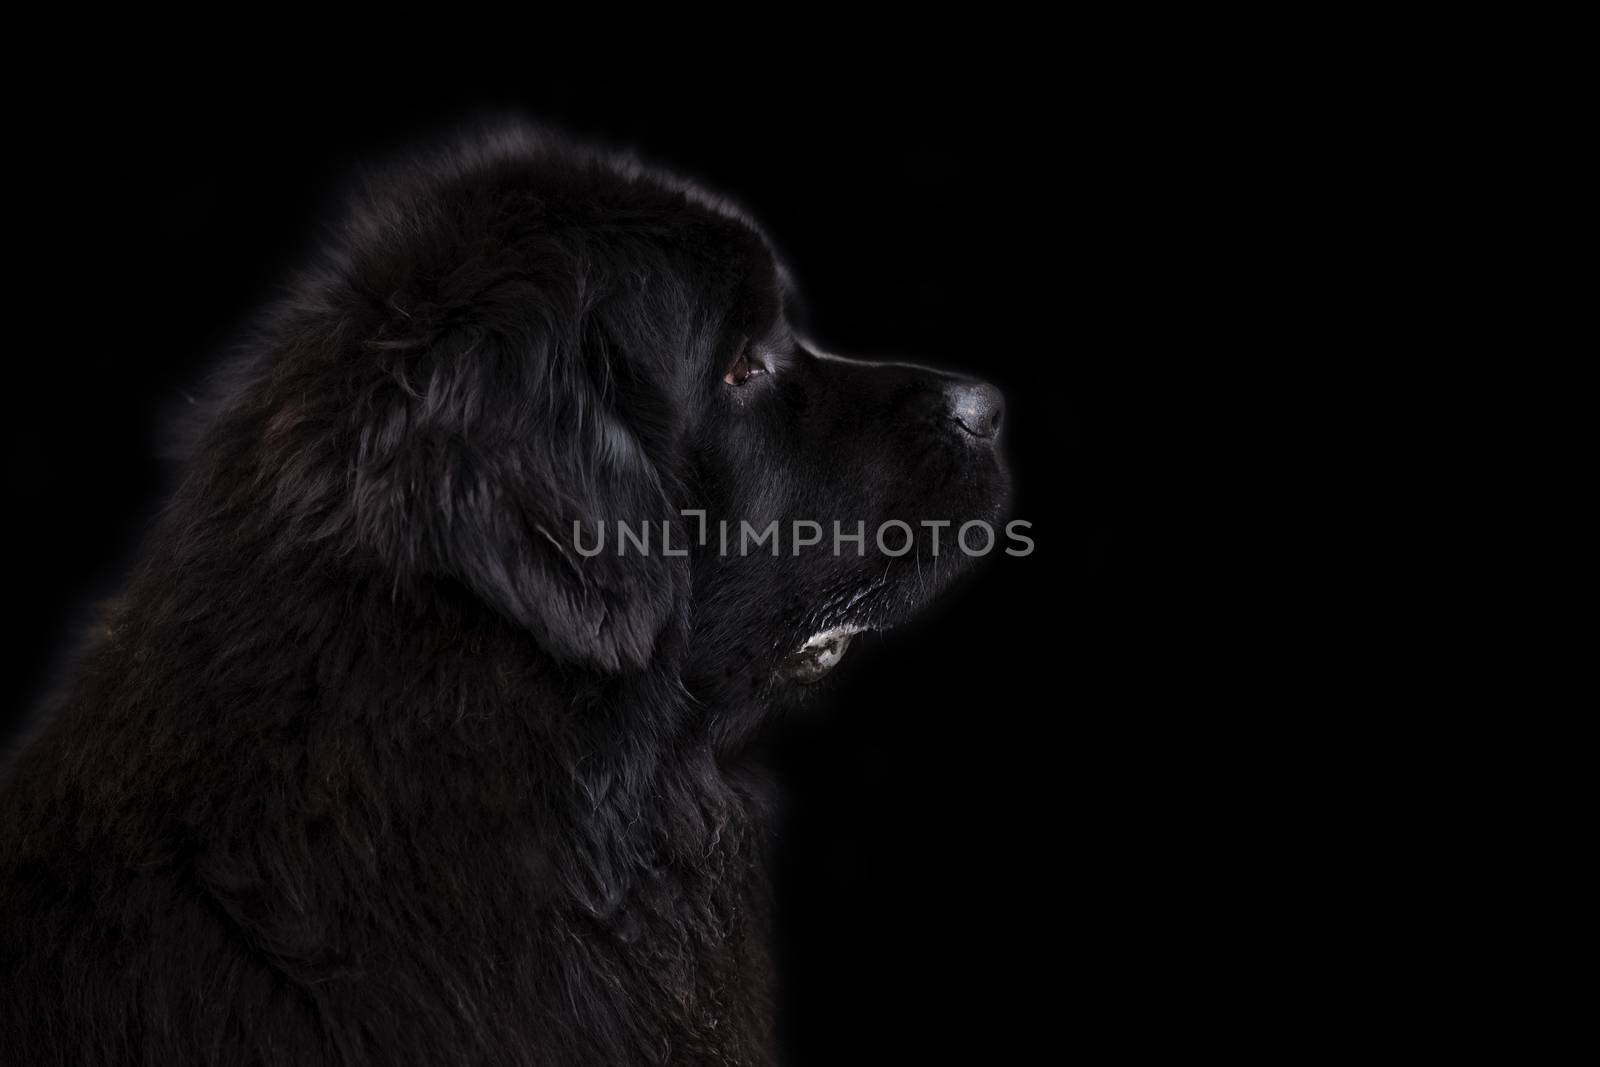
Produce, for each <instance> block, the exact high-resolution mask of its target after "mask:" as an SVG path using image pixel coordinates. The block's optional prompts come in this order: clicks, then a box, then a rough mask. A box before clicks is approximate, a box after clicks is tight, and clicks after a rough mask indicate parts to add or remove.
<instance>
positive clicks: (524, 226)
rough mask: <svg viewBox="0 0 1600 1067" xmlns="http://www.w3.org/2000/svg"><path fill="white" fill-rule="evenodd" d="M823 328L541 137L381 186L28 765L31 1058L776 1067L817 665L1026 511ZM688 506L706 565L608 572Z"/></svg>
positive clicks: (724, 223) (741, 239)
mask: <svg viewBox="0 0 1600 1067" xmlns="http://www.w3.org/2000/svg"><path fill="white" fill-rule="evenodd" d="M792 304H793V296H792V290H791V287H790V284H789V281H788V278H787V274H786V272H785V271H784V270H783V269H782V267H781V266H780V265H779V263H778V261H777V259H776V257H775V256H774V255H773V253H772V252H771V250H770V247H769V244H768V242H767V241H766V239H765V238H764V237H763V236H762V235H761V233H760V231H759V230H758V229H757V228H756V227H755V226H754V225H753V224H752V223H751V222H750V221H749V220H748V219H747V218H746V217H744V216H743V215H742V214H741V213H740V212H739V211H738V210H736V209H734V208H732V207H730V206H729V205H727V204H726V203H724V202H722V201H720V200H719V199H717V198H715V197H713V196H711V195H709V194H707V193H705V192H703V191H701V190H699V189H698V188H696V187H694V186H692V185H690V184H688V183H686V182H684V181H682V180H680V179H676V178H673V177H670V176H666V175H663V174H660V173H658V172H655V171H652V170H650V169H648V168H645V167H643V166H641V165H640V164H638V163H637V162H634V161H631V160H626V159H620V158H616V157H611V156H606V155H603V154H600V153H597V152H594V151H590V150H587V149H583V148H579V147H574V146H571V145H567V144H564V143H562V142H559V141H557V140H555V139H552V138H550V137H549V136H547V135H544V134H541V133H538V132H536V131H534V130H531V129H529V128H526V127H522V126H517V125H510V126H502V127H499V128H496V129H493V130H490V131H488V132H486V133H483V134H481V135H476V136H474V137H471V138H468V139H466V140H465V141H464V142H458V143H456V144H454V145H453V146H452V147H451V148H450V149H449V150H447V151H441V152H438V153H435V154H433V155H431V156H428V157H426V158H423V159H421V160H420V161H417V162H414V163H412V164H410V165H408V166H406V167H403V168H399V169H397V170H393V171H390V172H388V173H386V174H385V175H384V176H383V178H382V179H381V180H380V181H378V182H375V183H373V188H372V189H371V190H369V192H368V193H367V194H366V195H365V196H364V197H363V198H362V206H361V207H359V208H358V209H357V210H355V211H354V213H353V214H352V216H351V219H350V221H349V223H348V226H347V229H346V231H345V233H344V235H343V237H342V238H341V240H339V241H338V242H337V243H336V247H335V248H334V249H333V250H332V251H330V252H329V253H328V254H327V256H326V257H325V261H324V262H323V263H322V264H321V265H320V266H319V267H318V268H317V269H316V270H314V271H312V272H310V273H308V274H307V275H305V276H304V277H303V278H301V279H300V280H299V281H298V283H297V284H296V285H295V286H294V288H293V295H292V296H291V297H289V298H288V299H286V300H285V301H283V302H282V303H281V304H280V305H279V306H277V307H276V308H275V309H273V310H272V311H271V313H270V314H269V315H268V316H267V318H266V320H265V323H264V325H263V326H262V328H261V329H260V330H259V333H258V336H257V337H256V339H255V340H254V342H253V343H252V344H251V345H250V346H249V348H248V351H247V352H245V353H244V355H243V357H242V358H241V359H239V360H238V361H237V362H236V364H235V365H234V366H233V367H231V369H229V370H228V371H227V372H225V373H224V374H223V375H222V377H221V378H220V379H219V381H220V387H219V390H218V395H219V401H218V403H217V406H216V409H215V411H214V412H213V414H212V415H211V416H210V417H209V418H208V419H207V421H206V423H205V425H204V426H203V427H202V429H201V431H200V433H199V435H198V437H197V439H196V443H195V445H194V449H193V454H192V457H191V458H190V459H189V460H188V463H187V467H186V470H185V474H184V477H183V479H182V482H181V485H180V486H179V488H178V489H177V491H176V493H175V495H174V497H173V499H172V501H171V503H170V506H169V507H168V508H167V509H166V510H165V512H164V513H163V515H162V516H161V518H160V520H159V522H158V523H157V525H156V527H155V529H154V530H153V531H152V533H151V535H150V536H149V538H148V541H147V543H146V545H145V548H144V550H143V551H142V554H141V556H140V562H139V563H138V565H137V567H136V569H135V572H134V573H133V574H132V576H131V578H130V580H129V581H128V583H127V586H126V589H125V591H124V592H123V594H122V595H121V596H120V597H119V598H118V599H117V601H116V602H115V603H114V604H112V605H110V607H109V609H108V611H107V612H106V615H105V620H104V625H103V633H101V634H99V635H98V637H97V639H96V641H95V642H94V644H93V646H92V647H91V648H90V649H88V650H87V652H86V653H85V655H84V662H83V665H82V668H81V670H80V671H79V673H78V676H77V677H76V679H75V680H74V682H73V684H72V685H71V686H70V687H69V688H68V689H67V690H66V692H65V693H64V694H63V696H62V697H61V698H60V699H59V700H58V701H56V702H54V704H53V705H52V707H51V708H50V709H48V713H47V715H46V716H44V718H43V719H42V721H41V725H40V727H39V728H38V729H37V730H36V731H35V734H34V736H33V737H32V738H31V739H30V740H29V741H28V742H27V743H26V744H25V745H24V746H23V747H22V748H21V749H20V750H19V751H18V752H16V753H15V754H14V755H13V757H12V758H11V760H10V764H9V767H8V770H7V773H6V780H5V782H4V785H3V788H0V1059H3V1060H4V1061H5V1062H7V1063H15V1064H30V1065H32V1064H38V1065H49V1064H70V1065H74V1067H76V1065H83V1064H101V1063H105V1064H112V1063H136V1064H160V1065H170V1064H178V1063H217V1064H269V1063H270V1064H306V1065H311V1064H413V1063H414V1064H427V1065H430V1067H440V1065H447V1064H610V1065H617V1064H631V1063H663V1062H673V1063H738V1064H756V1063H768V1062H771V1061H772V1060H773V1059H774V1057H775V1048H774V1042H773V1036H772V1024H771V1010H770V994H769V967H768V962H767V956H766V952H765V949H764V935H763V922H764V913H765V911H766V905H765V899H766V894H765V890H764V888H763V885H764V883H763V877H762V868H763V848H764V845H763V842H764V834H763V827H764V825H765V823H766V821H767V815H766V812H767V806H768V805H767V801H766V800H765V799H764V797H765V790H764V788H763V786H762V784H761V782H762V779H761V776H760V774H759V772H758V771H757V770H755V769H754V767H753V766H752V760H751V759H750V750H751V745H752V741H753V739H754V738H755V737H756V736H757V734H758V732H759V730H760V728H761V726H762V724H763V723H764V722H765V721H767V719H768V718H769V717H770V715H771V714H772V713H773V710H774V708H775V707H777V706H778V705H779V704H782V703H785V702H788V701H789V700H790V699H791V698H792V697H793V696H794V695H795V694H796V693H797V692H799V691H800V687H799V686H798V685H797V684H796V681H795V678H796V673H795V671H794V670H793V669H792V668H793V656H794V654H795V652H796V650H797V649H798V648H799V647H800V645H801V644H802V643H803V642H804V641H805V640H806V638H807V637H808V636H809V635H811V634H814V633H817V632H819V631H822V630H827V629H830V628H832V627H836V626H839V625H842V624H850V625H856V626H886V625H890V624H892V623H894V622H895V621H897V620H898V619H900V618H902V617H903V616H904V615H905V614H906V613H907V612H909V611H910V610H912V609H913V608H914V607H915V606H917V605H918V604H920V603H921V602H923V601H924V600H925V599H926V598H927V596H928V595H930V594H931V593H932V592H933V590H934V589H935V588H936V587H937V586H938V585H940V584H943V583H944V582H946V581H948V579H949V578H950V577H952V576H953V574H954V573H956V572H957V571H959V570H960V569H961V567H960V565H961V564H962V563H963V559H962V557H960V556H959V555H952V554H950V553H948V551H947V552H946V554H945V555H944V556H943V557H942V558H941V559H940V560H937V561H936V560H934V559H932V558H931V557H930V556H928V555H927V554H926V552H925V550H923V548H922V547H921V546H919V551H918V552H917V553H915V554H913V555H910V556H906V557H902V558H899V559H889V558H886V557H884V556H883V555H881V554H880V553H879V551H878V550H877V548H876V547H875V546H874V545H872V544H871V543H870V536H871V535H870V531H871V530H872V528H873V526H874V525H875V524H876V523H878V522H881V521H883V520H885V519H888V518H901V519H904V520H906V521H908V522H911V523H913V524H915V523H916V522H917V521H918V520H919V519H922V518H949V519H952V520H955V521H956V522H960V521H962V520H965V519H970V518H986V519H993V518H995V517H996V515H997V514H998V509H999V507H1000V501H1001V497H1002V495H1003V482H1004V477H1003V474H1002V473H1001V468H1000V466H999V463H998V461H997V459H996V457H995V454H994V451H993V448H992V442H989V441H987V440H980V439H978V438H977V437H975V436H973V435H971V434H968V433H965V432H963V431H962V429H961V427H960V425H958V424H956V423H955V421H954V420H953V419H952V418H951V407H950V399H949V397H950V389H951V387H952V386H953V385H955V384H956V383H957V380H956V379H953V378H950V377H949V376H946V375H942V374H938V373H936V372H933V371H929V370H924V369H921V368H915V367H908V366H903V365H872V364H864V363H855V362H851V361H844V360H838V359H835V358H831V357H821V356H819V355H818V354H816V353H815V352H814V351H813V350H812V349H811V348H810V347H809V346H808V345H807V344H806V343H805V342H804V341H803V340H801V339H799V338H798V337H797V336H796V335H795V333H794V331H793V329H792V327H791V325H790V318H791V312H792V311H793V307H792ZM746 351H749V352H752V353H755V354H756V355H757V357H758V359H759V361H760V362H761V363H762V364H765V365H766V366H767V368H768V369H769V370H770V372H771V373H768V374H765V375H758V376H756V377H753V378H752V379H751V380H750V381H748V382H746V383H745V384H742V385H734V384H730V383H728V382H726V381H725V380H724V376H725V373H726V372H727V371H728V368H729V367H730V366H731V365H732V364H733V363H734V361H735V359H737V358H738V356H739V355H740V353H741V352H746ZM684 509H701V510H704V511H705V512H706V513H707V522H708V523H709V524H710V525H711V527H712V528H713V536H712V538H711V541H712V544H711V545H709V546H705V547H701V546H696V547H694V548H693V551H692V552H691V553H690V554H689V555H688V556H686V557H679V556H668V555H665V554H663V553H661V552H660V551H659V550H658V551H655V552H653V553H651V554H650V555H648V556H643V555H641V554H639V553H637V552H630V553H628V554H626V555H619V554H617V553H616V552H615V551H612V550H607V551H605V552H602V553H601V554H599V555H596V556H592V557H583V556H581V555H579V554H577V553H576V552H575V551H574V547H573V544H572V537H573V524H574V522H575V521H576V522H579V523H582V524H584V529H585V530H587V531H591V532H592V531H593V530H594V529H595V526H594V524H595V523H597V522H604V523H608V524H613V528H614V524H615V522H616V521H617V520H623V521H626V522H630V523H632V524H634V525H635V526H637V524H639V523H640V522H642V521H645V520H648V521H649V522H651V523H653V524H654V528H655V529H656V530H658V531H659V530H660V529H661V526H662V524H663V523H666V524H668V525H669V526H670V528H671V529H670V531H669V532H670V535H671V538H672V543H673V544H674V545H675V546H683V545H690V544H692V543H693V542H694V541H695V534H696V532H697V529H696V527H697V522H696V520H694V519H686V518H685V517H683V516H682V514H681V512H682V511H683V510H684ZM724 518H726V519H729V520H732V521H733V522H734V523H737V522H738V521H739V520H741V519H742V520H747V521H749V522H750V523H751V524H752V525H753V526H755V527H757V528H761V527H764V526H765V525H766V524H767V523H768V522H769V521H771V520H773V519H777V520H780V521H782V522H784V523H787V522H789V521H790V520H792V519H797V518H799V519H815V520H818V521H820V522H822V523H824V524H828V523H831V521H832V520H834V519H839V520H843V521H844V523H845V525H846V527H847V528H850V527H853V524H854V522H855V521H856V520H864V521H865V522H866V523H867V529H868V531H869V544H868V546H867V547H868V551H867V553H866V555H865V556H864V557H858V556H857V555H855V554H854V549H853V547H851V548H850V549H849V550H848V551H847V552H846V554H845V555H843V556H842V557H835V556H833V555H832V554H831V553H830V552H828V551H825V550H826V548H827V547H828V546H826V545H824V546H823V549H824V550H823V551H815V550H814V551H808V552H804V553H801V554H799V555H791V554H790V553H789V548H788V545H787V543H786V544H785V546H784V549H783V555H781V556H779V557H776V558H774V557H773V556H771V555H770V554H768V552H767V550H766V549H763V550H761V551H760V552H759V553H757V554H753V555H749V556H744V557H740V556H737V555H735V556H723V555H721V554H719V553H718V552H717V551H715V549H716V543H715V542H716V537H715V533H714V530H715V524H716V523H717V522H718V521H719V520H720V519H724ZM951 533H952V531H950V530H946V531H945V536H946V538H947V541H946V544H947V545H948V538H949V537H950V536H951ZM652 547H658V545H654V546H652Z"/></svg>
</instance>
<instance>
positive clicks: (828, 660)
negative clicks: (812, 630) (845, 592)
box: [782, 625, 866, 685]
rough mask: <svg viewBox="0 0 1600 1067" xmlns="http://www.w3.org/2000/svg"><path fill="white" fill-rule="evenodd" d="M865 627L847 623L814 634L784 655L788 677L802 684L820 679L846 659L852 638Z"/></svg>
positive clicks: (784, 671) (784, 668) (784, 664)
mask: <svg viewBox="0 0 1600 1067" xmlns="http://www.w3.org/2000/svg"><path fill="white" fill-rule="evenodd" d="M865 629H866V627H864V626H856V625H845V626H835V627H834V628H833V629H831V630H823V631H822V632H821V633H816V634H812V635H811V636H810V637H808V638H806V640H805V641H804V642H803V643H802V644H801V645H800V647H799V648H797V649H795V650H794V651H793V652H791V653H789V654H788V655H787V656H785V657H784V658H783V667H782V671H783V675H784V677H786V678H788V679H790V680H791V681H795V682H799V683H801V684H802V685H809V684H810V683H812V682H816V681H820V680H821V679H822V677H823V676H824V675H826V674H827V673H828V672H829V671H831V670H833V668H835V667H837V666H838V665H839V661H840V660H842V659H844V653H845V650H846V649H848V648H849V647H850V639H851V638H852V637H854V636H855V635H856V634H858V633H861V632H862V631H863V630H865Z"/></svg>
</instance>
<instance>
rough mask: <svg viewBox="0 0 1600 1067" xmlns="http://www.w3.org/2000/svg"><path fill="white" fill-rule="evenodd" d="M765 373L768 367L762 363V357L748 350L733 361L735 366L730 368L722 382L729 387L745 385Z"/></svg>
mask: <svg viewBox="0 0 1600 1067" xmlns="http://www.w3.org/2000/svg"><path fill="white" fill-rule="evenodd" d="M765 373H767V365H766V364H765V363H763V362H761V357H760V356H758V355H756V354H755V353H754V352H752V351H750V350H749V349H748V348H747V349H745V350H744V351H743V352H741V353H740V354H739V358H738V359H736V360H734V361H733V366H731V367H729V368H728V373H727V374H724V375H723V376H722V380H723V381H725V382H727V383H728V384H729V385H743V384H744V383H745V382H748V381H749V380H750V379H751V378H753V377H755V376H756V375H757V374H765Z"/></svg>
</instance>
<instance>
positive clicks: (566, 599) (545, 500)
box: [353, 293, 688, 671]
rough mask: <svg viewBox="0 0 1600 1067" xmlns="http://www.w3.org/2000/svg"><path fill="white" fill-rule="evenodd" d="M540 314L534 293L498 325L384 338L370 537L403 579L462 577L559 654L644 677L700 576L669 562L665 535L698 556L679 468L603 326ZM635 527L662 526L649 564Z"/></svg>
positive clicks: (372, 387) (365, 413)
mask: <svg viewBox="0 0 1600 1067" xmlns="http://www.w3.org/2000/svg"><path fill="white" fill-rule="evenodd" d="M498 295H499V296H501V297H504V296H505V295H506V294H504V293H501V294H498ZM539 306H540V304H539V300H538V295H537V294H531V293H524V294H522V295H521V296H520V297H514V298H512V299H510V300H508V301H504V302H502V303H501V305H500V313H499V314H495V313H494V312H495V309H494V308H493V307H490V308H488V309H487V313H485V309H484V308H483V307H482V306H481V305H480V306H479V307H478V308H476V309H475V311H476V312H477V313H475V314H474V315H473V318H474V319H476V320H478V322H477V324H474V325H467V326H457V327H454V328H448V329H444V330H440V331H430V335H429V336H427V337H426V339H425V340H423V341H417V342H412V341H405V340H399V339H395V340H389V341H379V342H375V343H374V342H368V347H369V349H371V348H374V347H375V348H376V352H375V353H374V356H375V359H376V363H377V366H378V370H377V372H376V373H375V374H374V375H373V376H372V377H371V378H369V379H368V383H367V386H366V387H365V388H364V389H363V390H362V396H361V399H360V401H359V402H358V404H357V405H356V409H357V413H358V429H357V435H358V440H357V441H355V442H354V444H355V447H356V452H357V455H356V459H355V474H354V486H353V487H354V509H353V514H354V516H355V523H356V533H357V537H358V540H359V541H360V542H362V543H364V544H366V545H368V546H370V547H372V548H374V549H376V550H377V551H378V552H379V553H380V554H381V556H382V557H383V558H384V559H385V560H386V561H387V563H388V564H389V565H390V566H392V567H394V568H396V569H397V570H398V571H399V572H400V573H402V574H423V575H434V576H447V577H450V578H453V579H455V580H457V581H459V582H460V583H461V584H463V585H465V586H466V587H467V588H468V589H470V590H472V591H473V592H474V593H475V594H476V595H477V596H478V597H479V598H481V599H482V600H483V601H484V602H486V603H487V604H489V605H490V606H492V607H493V608H494V609H495V610H497V611H499V612H500V613H502V614H503V615H505V616H506V617H507V618H509V619H511V620H514V621H515V622H516V623H518V624H520V625H522V626H523V627H525V628H526V629H527V630H528V631H529V632H530V633H532V634H533V635H534V637H535V638H537V639H538V641H539V642H540V643H541V644H542V645H543V646H544V647H545V648H546V649H547V650H548V651H549V652H550V653H552V654H553V655H555V656H557V657H558V658H561V659H563V660H565V661H567V662H571V663H577V664H582V665H586V666H589V667H593V668H599V669H602V670H607V671H616V670H626V669H629V668H637V667H642V666H643V665H644V664H646V663H647V662H648V661H649V660H650V658H651V656H652V654H653V652H654V650H655V647H656V643H657V639H658V637H659V635H660V633H661V631H662V629H663V627H664V626H665V625H666V624H667V622H668V621H669V619H670V618H671V617H672V615H673V613H674V611H676V610H677V609H678V605H679V604H681V603H682V598H683V595H684V591H685V589H686V588H687V580H688V579H687V573H688V568H687V563H686V561H685V560H684V559H683V558H681V557H679V556H676V555H667V554H665V553H664V552H663V543H662V536H663V522H669V523H671V524H672V525H673V526H674V529H673V530H672V538H673V540H672V547H673V550H674V552H679V551H681V550H682V548H683V546H684V544H685V542H684V540H683V537H684V534H683V530H682V523H681V518H680V516H679V515H678V512H677V510H676V508H675V506H674V503H673V501H674V499H676V497H677V494H676V492H675V491H674V490H673V488H672V486H673V482H672V476H671V472H670V471H668V470H666V469H664V468H663V467H662V466H661V465H659V464H658V463H657V462H655V461H654V460H653V459H652V457H651V447H652V446H654V447H655V448H661V447H662V446H663V441H662V440H660V439H659V435H658V439H655V440H651V441H647V440H645V439H644V438H643V437H641V434H640V427H639V424H638V420H637V418H636V417H635V416H636V415H637V413H636V412H630V411H629V410H628V404H627V401H628V400H629V399H630V397H629V396H627V395H626V392H625V389H624V388H623V386H621V385H619V383H625V382H626V381H627V380H628V376H627V374H626V372H625V371H624V370H623V369H622V368H620V367H619V366H618V364H619V363H620V362H622V360H621V358H620V356H619V354H618V353H617V352H615V351H612V350H610V348H609V347H608V346H607V345H606V344H605V342H604V336H603V333H602V331H601V330H600V329H599V328H598V327H597V325H596V324H595V323H594V322H592V321H588V320H585V319H583V318H582V317H581V316H580V315H577V314H574V315H563V314H556V313H553V312H551V311H550V310H549V309H548V307H547V308H546V309H545V311H544V312H543V313H540V312H538V311H536V310H534V309H536V308H538V307H539ZM485 320H487V322H488V323H489V324H487V325H486V324H484V323H485ZM369 358H372V357H369ZM370 365H371V364H369V366H370ZM635 384H637V383H635ZM632 399H635V400H637V399H639V398H638V397H634V398H632ZM650 426H651V424H650V422H649V420H648V419H647V420H646V421H645V429H646V431H648V430H649V429H650ZM618 522H622V523H625V524H627V525H628V527H629V528H630V529H631V530H633V531H636V532H637V531H640V530H642V529H644V528H645V526H646V524H648V526H649V528H650V531H651V532H650V534H649V545H648V551H646V552H641V551H639V550H638V549H637V547H636V546H634V545H630V546H629V548H628V550H627V551H626V552H622V551H619V547H620V546H619V545H618V544H617V543H616V539H617V524H618ZM601 527H603V528H604V529H605V533H606V540H605V548H604V550H603V551H600V552H598V553H594V552H593V547H594V545H595V542H596V539H597V537H598V536H599V530H600V528H601ZM580 529H581V531H582V546H583V548H584V552H580V551H579V550H578V549H579V544H578V541H577V533H576V531H577V530H580Z"/></svg>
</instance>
